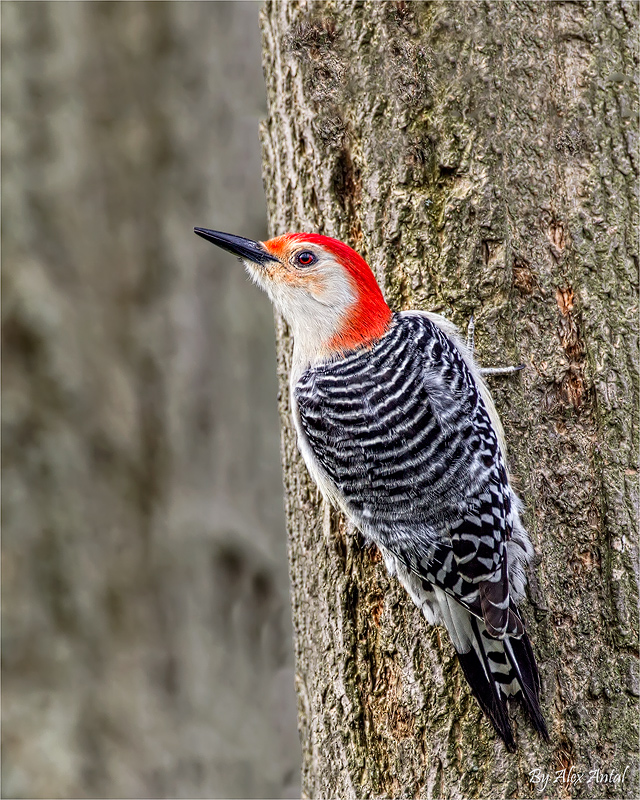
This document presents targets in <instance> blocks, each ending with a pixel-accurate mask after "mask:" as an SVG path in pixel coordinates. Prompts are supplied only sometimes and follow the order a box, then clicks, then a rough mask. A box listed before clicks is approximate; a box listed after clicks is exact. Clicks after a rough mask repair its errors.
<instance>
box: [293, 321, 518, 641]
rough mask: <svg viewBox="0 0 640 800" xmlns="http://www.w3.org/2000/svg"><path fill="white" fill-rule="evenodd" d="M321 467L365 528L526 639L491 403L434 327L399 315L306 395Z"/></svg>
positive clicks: (300, 399) (321, 372)
mask: <svg viewBox="0 0 640 800" xmlns="http://www.w3.org/2000/svg"><path fill="white" fill-rule="evenodd" d="M294 396H295V400H296V404H297V409H298V414H299V419H300V427H301V430H302V433H303V435H304V436H305V437H306V441H307V443H308V446H309V450H310V451H311V453H312V454H313V458H314V459H315V460H316V462H317V465H319V466H320V467H321V469H322V470H323V471H324V473H325V474H326V475H327V476H328V478H329V480H330V481H331V483H332V484H333V485H334V486H335V488H336V494H337V495H338V496H339V497H341V499H342V501H343V503H344V506H345V508H346V509H347V511H348V513H349V515H350V516H351V517H352V518H353V520H354V522H355V523H356V524H357V525H358V527H359V528H361V530H362V531H363V532H364V533H365V534H366V535H368V536H369V537H370V538H372V539H373V540H374V541H375V542H377V543H378V544H380V545H382V546H383V547H385V548H387V549H388V550H389V551H391V552H392V553H393V554H394V555H395V556H396V557H397V558H398V559H400V560H401V562H402V563H403V564H405V565H406V566H407V568H408V569H410V570H411V571H412V572H414V573H415V574H416V575H418V576H419V578H420V579H421V580H423V581H424V582H427V583H428V584H431V585H435V586H438V587H440V588H442V589H444V590H445V591H446V592H447V593H448V594H450V595H452V596H453V597H455V599H456V600H457V601H458V602H461V603H462V604H463V605H464V606H465V607H467V608H468V609H469V610H471V611H472V612H473V613H474V614H476V615H477V616H479V617H480V618H482V619H483V620H484V622H485V624H486V626H487V630H488V631H489V632H490V634H491V635H494V636H498V637H500V636H504V635H506V634H508V635H516V636H517V635H519V634H520V633H521V632H522V623H521V622H520V620H519V618H518V617H517V615H516V614H515V612H514V611H513V610H511V609H510V607H509V606H510V603H509V580H508V574H507V573H508V570H507V548H506V542H507V540H508V538H509V536H510V533H511V499H510V494H511V492H510V488H509V485H508V479H507V474H506V470H505V467H504V464H503V462H502V455H501V451H500V447H499V443H498V436H497V434H496V431H495V429H494V427H493V425H492V422H491V419H490V415H489V413H488V411H487V408H486V406H485V403H484V401H483V398H482V394H481V392H480V391H479V388H478V386H477V384H476V382H475V380H474V378H473V375H472V374H471V371H470V370H469V368H468V366H467V363H466V362H465V359H464V358H463V356H462V355H461V353H460V352H459V350H458V349H457V347H456V346H455V344H454V342H453V341H452V340H451V339H450V338H449V337H448V336H447V335H446V334H445V333H444V332H443V331H442V330H441V329H440V328H439V327H438V326H437V325H436V324H434V323H433V322H432V321H431V320H430V319H428V318H427V317H424V316H419V315H406V316H403V315H396V318H395V320H394V324H393V326H392V328H391V329H390V331H389V332H388V333H387V334H386V335H385V336H384V337H383V338H382V339H381V340H380V341H379V342H378V343H377V344H376V345H374V346H373V347H372V348H370V349H366V350H361V351H356V352H354V353H353V354H351V355H349V356H347V357H346V358H344V359H342V360H340V361H336V362H331V363H328V364H323V365H321V366H318V367H313V368H311V369H309V370H307V372H306V373H304V375H303V376H302V377H301V379H300V380H299V381H298V383H297V384H296V386H295V389H294Z"/></svg>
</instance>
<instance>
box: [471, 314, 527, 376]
mask: <svg viewBox="0 0 640 800" xmlns="http://www.w3.org/2000/svg"><path fill="white" fill-rule="evenodd" d="M475 330H476V324H475V320H474V318H473V314H472V315H471V317H470V319H469V324H468V326H467V348H468V349H469V351H470V352H471V355H473V352H474V347H475V336H474V334H475ZM524 366H525V365H524V364H518V365H517V366H515V367H480V374H481V375H487V376H493V377H495V376H496V375H513V374H514V373H515V372H520V370H521V369H524Z"/></svg>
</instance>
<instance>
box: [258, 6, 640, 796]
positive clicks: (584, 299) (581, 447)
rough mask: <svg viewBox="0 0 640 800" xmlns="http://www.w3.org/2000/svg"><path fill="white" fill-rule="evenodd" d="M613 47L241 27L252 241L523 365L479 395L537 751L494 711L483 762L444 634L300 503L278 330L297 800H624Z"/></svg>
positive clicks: (441, 28) (633, 39)
mask: <svg viewBox="0 0 640 800" xmlns="http://www.w3.org/2000/svg"><path fill="white" fill-rule="evenodd" d="M637 35H638V6H637V4H635V3H631V2H616V3H568V2H567V3H533V2H517V3H510V2H494V3H481V2H465V3H458V2H430V3H406V2H382V3H377V2H357V3H339V2H318V3H307V2H295V3H293V2H287V3H284V2H272V3H267V5H266V8H265V12H264V14H263V50H264V64H265V74H266V78H267V87H268V103H269V114H268V119H267V121H266V123H265V125H264V127H263V131H262V139H263V151H264V175H265V186H266V191H267V199H268V209H269V216H270V227H271V233H272V234H274V235H275V234H281V233H284V232H286V231H293V230H303V231H304V230H308V231H319V232H321V233H325V234H328V235H331V236H335V237H336V238H339V239H342V240H344V241H346V242H347V243H349V244H350V245H352V246H353V247H355V248H356V249H357V250H359V252H361V253H362V254H363V256H364V257H365V258H366V259H367V260H368V262H369V264H370V265H371V266H372V268H373V270H374V272H375V273H376V275H377V276H378V278H379V281H380V283H381V285H382V286H383V289H384V292H385V294H386V297H387V300H388V301H389V303H390V305H391V307H392V308H393V309H396V310H399V309H408V308H417V309H430V310H432V311H437V312H440V313H442V314H444V315H445V316H447V317H449V318H450V319H451V320H453V321H454V322H455V323H457V324H458V325H459V326H461V327H463V328H464V327H466V325H467V322H468V320H469V318H470V317H471V315H472V314H474V315H475V321H476V346H477V352H478V356H479V360H480V361H481V363H482V364H484V365H485V366H498V365H504V364H505V363H511V364H515V363H519V362H521V363H523V364H525V365H526V369H525V370H524V371H523V372H522V373H520V374H519V376H518V377H516V378H513V379H508V380H505V379H502V380H497V379H494V380H493V383H492V390H493V395H494V398H495V400H496V404H497V407H498V411H499V413H500V415H501V418H502V420H503V423H504V426H505V429H506V436H507V444H508V450H509V455H510V467H511V471H512V473H513V475H514V478H515V482H516V487H517V491H518V492H519V493H520V495H521V496H522V498H523V500H524V502H525V506H526V512H525V523H526V525H527V527H528V529H529V531H530V533H531V536H532V539H533V542H534V545H535V548H536V552H537V556H536V558H535V560H534V562H533V563H532V565H531V568H530V570H529V589H528V597H527V601H526V602H525V603H524V604H523V612H524V614H525V618H526V620H527V623H528V630H529V632H530V636H531V640H532V642H533V647H534V650H535V653H536V656H537V659H538V663H539V666H540V671H541V679H542V706H543V710H544V713H545V716H546V719H547V721H548V724H549V729H550V734H551V743H550V744H549V745H547V744H545V743H544V742H543V741H541V740H540V739H539V738H538V737H537V736H536V735H535V734H534V733H533V732H532V730H531V728H530V726H529V724H528V722H527V720H526V719H525V717H524V715H523V714H522V713H521V711H520V710H515V712H514V714H513V719H514V725H515V728H516V731H517V734H516V735H517V740H518V743H519V750H518V753H517V754H515V755H509V754H508V753H507V752H506V750H505V748H504V746H503V745H502V743H501V742H500V741H499V740H498V739H497V737H496V736H495V734H494V732H493V730H492V729H491V726H490V724H489V723H488V722H487V720H486V719H484V718H483V717H482V715H481V712H480V710H479V707H478V706H477V704H476V703H475V701H474V700H473V698H472V696H471V694H470V692H469V690H468V688H467V686H466V683H465V680H464V678H463V676H462V673H461V670H460V669H459V667H458V665H457V660H456V658H455V654H454V651H453V648H452V646H451V644H450V642H449V640H448V637H447V635H446V633H444V631H441V630H439V629H435V628H430V627H429V626H427V624H426V623H425V621H424V620H423V619H422V617H421V615H420V613H419V612H418V610H417V609H416V608H415V607H414V606H413V604H412V603H411V601H410V599H409V598H408V596H407V595H406V594H405V592H404V590H403V589H401V587H400V586H399V584H397V583H396V582H395V581H393V580H389V579H388V578H387V575H386V572H385V569H384V565H383V563H382V562H381V560H380V558H379V555H378V553H377V552H376V551H375V550H371V549H366V548H365V547H363V543H362V540H361V538H360V537H359V536H358V534H357V533H355V532H354V531H350V530H347V526H346V525H345V522H344V520H343V519H342V518H341V517H340V516H339V515H338V514H337V513H336V512H334V511H332V510H330V509H328V508H326V507H325V506H324V505H323V503H322V502H321V500H320V498H319V496H318V493H317V491H316V489H315V488H314V487H313V485H312V484H311V482H310V479H309V477H308V475H307V472H306V470H305V467H304V465H303V462H302V460H301V457H300V456H299V455H298V453H297V451H296V444H295V436H294V432H293V430H292V424H291V421H290V407H289V399H288V389H287V371H288V362H289V354H290V344H291V342H290V337H289V332H288V330H287V328H286V326H285V324H284V323H283V322H282V321H280V322H279V323H278V339H279V374H280V381H281V395H280V397H281V400H280V414H281V423H282V427H283V431H284V433H283V439H282V447H283V459H284V472H285V490H286V513H287V522H288V528H289V548H290V570H291V580H292V594H293V620H294V634H295V637H294V638H295V658H296V683H297V692H298V715H299V724H300V729H301V737H302V744H303V791H304V793H305V795H306V796H308V797H313V798H319V797H329V796H339V797H385V796H388V797H430V798H431V797H434V798H436V797H446V798H464V797H494V798H496V797H501V798H505V797H540V796H546V797H598V798H601V797H637V796H638V792H639V789H638V769H637V744H638V731H637V722H638V716H637V715H638V699H637V698H638V694H639V688H638V658H637V644H638V625H637V623H638V618H637V588H636V587H637V580H636V564H637V549H636V536H635V531H636V509H637V462H636V455H637V448H638V377H637V356H638V352H637V324H636V323H637V318H638V271H637V251H636V234H635V230H636V226H637V222H638V218H637V203H636V200H635V195H634V192H635V186H636V181H637V175H638V163H637V149H636V135H637V118H638V107H637V91H636V81H637V59H638V54H637V49H636V47H637ZM625 768H628V769H627V770H626V773H624V770H625ZM536 769H537V770H540V773H535V772H533V771H534V770H536ZM562 770H564V772H562ZM597 770H600V772H597ZM612 771H613V775H612V774H611V773H612ZM604 773H607V778H606V780H605V778H604ZM545 774H547V775H549V776H550V782H549V784H547V785H543V784H542V783H541V782H538V783H536V782H535V781H534V780H532V778H535V777H536V775H538V776H539V777H541V778H544V775H545ZM616 774H617V775H618V779H617V780H616V781H613V780H612V779H613V778H615V777H616ZM623 774H624V780H622V779H621V778H622V775H623ZM576 776H577V777H576Z"/></svg>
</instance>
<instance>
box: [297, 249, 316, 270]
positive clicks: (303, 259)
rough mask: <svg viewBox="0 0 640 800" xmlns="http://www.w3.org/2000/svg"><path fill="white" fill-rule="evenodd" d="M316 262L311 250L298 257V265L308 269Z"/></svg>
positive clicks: (299, 254) (304, 251)
mask: <svg viewBox="0 0 640 800" xmlns="http://www.w3.org/2000/svg"><path fill="white" fill-rule="evenodd" d="M316 260H317V259H316V257H315V256H314V255H313V253H310V252H309V250H303V251H302V252H301V253H298V255H297V256H296V264H299V265H300V266H301V267H308V266H309V265H310V264H313V263H314V261H316Z"/></svg>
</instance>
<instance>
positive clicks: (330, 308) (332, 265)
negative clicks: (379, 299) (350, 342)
mask: <svg viewBox="0 0 640 800" xmlns="http://www.w3.org/2000/svg"><path fill="white" fill-rule="evenodd" d="M277 241H278V240H274V242H277ZM270 244H271V242H267V243H266V246H267V247H268V248H269V249H270V250H271V248H270V247H269V245H270ZM278 245H279V242H278ZM271 252H273V254H274V255H277V257H278V259H279V261H269V262H268V263H266V264H264V265H260V264H255V263H253V262H252V261H248V260H245V262H244V263H245V266H246V269H247V272H248V273H249V275H250V276H251V278H252V279H253V280H254V282H255V283H256V284H258V286H260V287H261V288H262V289H264V290H265V291H266V292H267V294H268V295H269V297H270V298H271V301H272V302H273V304H274V305H275V306H276V308H277V309H278V311H279V312H280V313H281V314H282V316H283V317H284V318H285V320H286V321H287V323H288V324H289V326H290V328H291V330H292V333H293V340H294V360H295V361H297V362H300V364H301V366H302V368H304V367H305V366H307V365H308V364H312V363H314V362H316V361H317V360H319V359H322V358H326V357H327V356H328V355H330V354H331V352H332V350H331V348H330V346H329V344H330V342H331V340H332V339H333V338H334V337H335V336H336V335H337V334H338V333H339V331H340V329H341V328H342V326H343V325H344V320H345V317H346V316H347V314H348V312H349V310H350V309H351V308H352V307H353V306H354V305H355V303H356V302H357V294H356V290H355V287H354V286H353V284H352V282H351V279H350V277H349V275H348V273H347V271H346V270H345V268H344V267H343V266H342V265H341V264H340V263H338V262H337V261H336V259H335V256H334V255H333V254H332V253H330V252H328V251H327V250H325V249H324V248H323V247H322V246H320V245H317V244H307V243H305V242H304V241H303V242H295V243H286V244H285V245H284V246H277V247H273V250H271Z"/></svg>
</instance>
